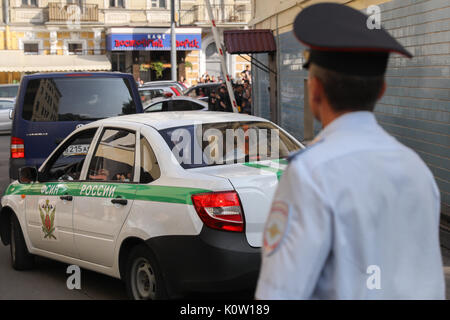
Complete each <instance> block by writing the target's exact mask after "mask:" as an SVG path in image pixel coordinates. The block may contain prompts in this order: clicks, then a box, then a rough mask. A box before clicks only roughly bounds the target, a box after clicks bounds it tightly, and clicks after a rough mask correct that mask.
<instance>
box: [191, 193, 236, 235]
mask: <svg viewBox="0 0 450 320" xmlns="http://www.w3.org/2000/svg"><path fill="white" fill-rule="evenodd" d="M192 203H193V204H194V208H195V210H196V211H197V214H198V215H199V217H200V219H201V220H202V221H203V223H204V224H206V225H207V226H208V227H210V228H213V229H218V230H226V231H235V232H243V231H244V216H243V213H242V206H241V202H240V200H239V197H238V195H237V193H236V192H235V191H229V192H211V193H199V194H194V195H193V196H192Z"/></svg>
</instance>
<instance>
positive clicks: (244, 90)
mask: <svg viewBox="0 0 450 320" xmlns="http://www.w3.org/2000/svg"><path fill="white" fill-rule="evenodd" d="M232 86H233V91H234V97H235V99H236V104H237V106H238V110H239V112H240V113H246V114H251V101H252V96H251V85H250V83H249V82H248V81H244V83H243V84H237V83H232ZM208 109H209V110H210V111H225V112H233V107H232V104H231V101H230V96H229V94H228V90H227V86H226V84H225V83H222V84H221V85H220V86H219V87H218V88H217V89H215V90H214V89H211V90H210V92H209V97H208Z"/></svg>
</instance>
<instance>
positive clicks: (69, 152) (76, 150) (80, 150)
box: [63, 144, 89, 157]
mask: <svg viewBox="0 0 450 320" xmlns="http://www.w3.org/2000/svg"><path fill="white" fill-rule="evenodd" d="M88 150H89V145H88V144H74V145H71V146H69V147H68V148H67V149H66V150H65V151H64V153H63V155H64V156H65V157H68V156H85V155H87V153H88Z"/></svg>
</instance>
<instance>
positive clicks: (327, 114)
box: [319, 104, 350, 128]
mask: <svg viewBox="0 0 450 320" xmlns="http://www.w3.org/2000/svg"><path fill="white" fill-rule="evenodd" d="M349 112H350V111H334V110H333V108H332V107H331V106H330V105H329V104H327V105H326V106H323V107H322V108H320V115H319V117H320V118H319V121H320V122H321V123H322V127H323V128H326V127H327V126H328V125H329V124H330V123H332V122H333V121H334V120H336V119H337V118H339V117H340V116H342V115H344V114H346V113H349Z"/></svg>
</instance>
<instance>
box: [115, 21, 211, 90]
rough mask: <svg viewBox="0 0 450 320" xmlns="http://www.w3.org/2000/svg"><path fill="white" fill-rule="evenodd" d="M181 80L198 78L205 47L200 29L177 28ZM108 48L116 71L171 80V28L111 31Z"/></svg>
mask: <svg viewBox="0 0 450 320" xmlns="http://www.w3.org/2000/svg"><path fill="white" fill-rule="evenodd" d="M176 46H177V65H178V68H177V70H178V79H181V77H184V78H186V79H188V81H193V80H195V79H197V78H198V74H199V57H200V51H201V48H202V34H201V29H200V28H177V29H176ZM106 49H107V51H108V55H109V57H110V60H111V64H112V70H113V71H120V72H127V73H132V74H133V75H134V77H135V79H136V80H138V79H142V80H143V81H145V82H147V81H154V80H168V79H170V75H171V73H170V67H171V64H170V50H171V36H170V29H169V28H111V29H110V30H109V31H108V32H107V35H106Z"/></svg>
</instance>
